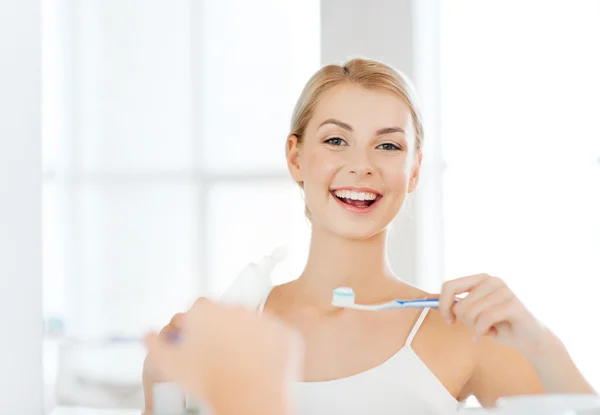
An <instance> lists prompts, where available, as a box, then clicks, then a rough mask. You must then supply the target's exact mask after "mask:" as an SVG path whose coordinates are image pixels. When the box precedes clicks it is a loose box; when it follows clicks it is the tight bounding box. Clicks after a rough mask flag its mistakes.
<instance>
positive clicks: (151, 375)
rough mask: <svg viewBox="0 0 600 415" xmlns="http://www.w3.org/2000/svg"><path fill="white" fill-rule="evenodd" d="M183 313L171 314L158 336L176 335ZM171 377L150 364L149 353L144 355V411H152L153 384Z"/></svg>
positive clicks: (169, 336) (168, 337)
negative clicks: (171, 316)
mask: <svg viewBox="0 0 600 415" xmlns="http://www.w3.org/2000/svg"><path fill="white" fill-rule="evenodd" d="M184 316H185V314H184V313H177V314H175V315H174V316H173V318H172V319H171V321H170V322H169V324H167V325H166V326H164V327H163V328H162V329H161V331H160V333H159V336H160V337H161V338H163V339H172V338H173V337H174V336H176V335H177V334H178V333H179V331H180V330H181V325H182V322H183V319H184ZM172 380H173V379H170V378H169V377H168V376H167V375H166V374H165V373H162V372H161V371H160V370H159V369H158V368H157V367H156V365H153V364H152V359H151V358H150V355H149V354H147V355H146V359H145V360H144V368H143V371H142V383H143V385H144V407H145V412H146V413H152V411H153V410H154V409H153V402H154V397H153V392H152V389H153V387H154V385H155V384H157V383H161V382H170V381H172Z"/></svg>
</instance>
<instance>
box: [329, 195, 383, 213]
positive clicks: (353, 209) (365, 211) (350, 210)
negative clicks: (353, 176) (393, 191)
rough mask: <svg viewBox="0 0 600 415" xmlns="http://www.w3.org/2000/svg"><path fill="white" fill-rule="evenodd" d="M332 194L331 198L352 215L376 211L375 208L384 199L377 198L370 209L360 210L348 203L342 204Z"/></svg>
mask: <svg viewBox="0 0 600 415" xmlns="http://www.w3.org/2000/svg"><path fill="white" fill-rule="evenodd" d="M330 194H331V197H333V198H334V199H335V201H336V202H338V203H339V204H340V205H341V206H342V207H343V208H344V209H346V210H347V211H349V212H352V213H362V214H366V213H369V212H371V211H373V209H375V207H376V206H377V205H378V204H379V201H380V200H381V198H382V196H377V199H375V202H373V203H371V205H370V206H369V207H366V208H359V207H356V206H354V205H349V204H348V203H344V202H342V201H341V200H340V199H338V198H337V196H336V195H334V194H333V193H330Z"/></svg>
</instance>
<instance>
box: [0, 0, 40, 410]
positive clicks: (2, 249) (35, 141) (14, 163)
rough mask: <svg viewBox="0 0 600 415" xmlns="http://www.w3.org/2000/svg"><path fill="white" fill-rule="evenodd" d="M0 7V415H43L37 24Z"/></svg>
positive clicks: (25, 13)
mask: <svg viewBox="0 0 600 415" xmlns="http://www.w3.org/2000/svg"><path fill="white" fill-rule="evenodd" d="M39 9H40V6H39V2H38V1H37V0H19V1H5V2H1V3H0V91H2V92H1V93H0V114H1V115H0V327H1V330H2V343H1V346H0V412H1V413H3V414H32V415H34V414H41V413H42V357H41V347H42V316H41V306H42V297H41V253H40V250H41V248H40V244H41V241H40V233H41V232H40V221H41V211H40V198H41V190H40V165H41V160H40V110H39V107H40V98H39V95H40V94H39V89H40V24H39Z"/></svg>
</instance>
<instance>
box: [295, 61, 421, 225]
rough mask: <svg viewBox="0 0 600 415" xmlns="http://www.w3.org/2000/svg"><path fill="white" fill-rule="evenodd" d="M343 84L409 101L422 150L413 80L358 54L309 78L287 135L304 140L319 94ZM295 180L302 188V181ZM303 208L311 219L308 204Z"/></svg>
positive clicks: (416, 140) (299, 142)
mask: <svg viewBox="0 0 600 415" xmlns="http://www.w3.org/2000/svg"><path fill="white" fill-rule="evenodd" d="M343 84H353V85H359V86H362V87H363V88H367V89H377V90H381V91H387V92H391V93H393V94H394V95H397V96H398V97H399V98H401V99H402V100H403V101H404V102H405V103H406V105H408V108H409V109H410V113H411V116H412V121H413V125H414V128H415V147H416V149H417V152H416V154H418V153H419V152H420V151H421V149H422V147H423V140H424V131H423V116H422V114H421V111H420V108H419V104H418V100H417V95H416V92H415V90H414V87H413V85H412V83H411V82H410V80H409V79H408V78H407V77H406V76H405V75H404V74H402V73H401V72H399V71H397V70H395V69H394V68H392V67H390V66H388V65H386V64H384V63H382V62H378V61H374V60H369V59H361V58H355V59H351V60H349V61H347V62H346V63H344V64H343V65H335V64H332V65H327V66H324V67H322V68H321V69H319V70H318V71H317V72H316V73H315V74H314V75H313V76H312V77H311V78H310V79H309V80H308V82H307V83H306V85H305V86H304V89H303V90H302V93H301V94H300V97H299V98H298V101H297V102H296V106H295V107H294V112H293V114H292V121H291V126H290V136H291V135H295V136H296V137H297V140H298V144H302V141H303V140H304V134H305V132H306V127H307V125H308V123H309V121H310V119H311V118H312V116H313V113H314V111H315V107H316V106H317V103H318V101H319V97H320V96H321V95H322V94H323V93H325V92H326V91H328V90H330V89H331V88H334V87H336V86H338V85H343ZM286 153H287V146H286ZM286 155H287V154H286ZM298 184H299V185H300V187H302V188H303V183H298ZM305 212H306V216H307V217H308V218H309V219H310V212H309V211H308V208H307V209H305Z"/></svg>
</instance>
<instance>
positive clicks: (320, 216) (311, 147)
mask: <svg viewBox="0 0 600 415" xmlns="http://www.w3.org/2000/svg"><path fill="white" fill-rule="evenodd" d="M287 146H288V167H289V169H290V172H291V174H292V176H293V177H294V179H295V180H296V181H298V182H302V183H303V186H304V194H305V200H306V204H307V206H308V209H309V211H310V213H311V221H312V225H313V228H314V227H323V228H326V229H327V230H329V231H331V232H333V233H336V234H338V235H340V236H343V237H346V238H351V239H368V238H371V237H373V236H375V235H377V234H378V233H380V232H382V231H384V230H385V229H386V228H387V226H388V225H389V224H390V222H391V221H392V219H394V217H395V216H396V215H397V214H398V212H399V211H400V208H401V207H402V205H403V204H404V201H405V199H406V196H407V194H408V193H410V192H412V191H413V190H414V189H415V187H416V185H417V181H418V174H419V167H420V161H421V154H420V153H418V154H417V152H416V149H415V133H414V126H413V122H412V116H411V113H410V109H409V107H408V105H407V104H406V103H405V102H404V101H403V100H402V99H401V98H399V97H396V96H395V95H393V94H392V93H389V92H385V91H379V90H369V89H365V88H362V87H360V86H356V85H341V86H338V87H335V88H332V89H331V90H329V91H327V92H326V93H324V94H323V95H322V96H321V97H320V100H319V102H318V104H317V106H316V108H315V112H314V114H313V117H312V119H311V120H310V122H309V124H308V127H307V129H306V132H305V135H304V141H303V142H302V143H301V144H299V143H298V141H297V138H296V137H295V136H290V137H289V138H288V142H287Z"/></svg>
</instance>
